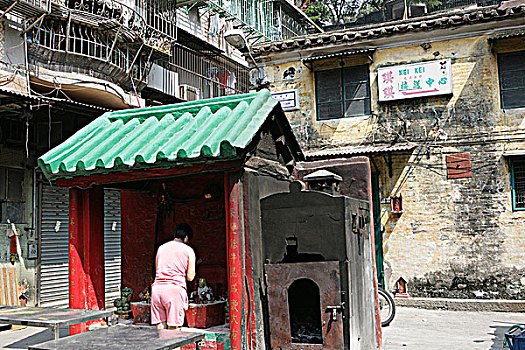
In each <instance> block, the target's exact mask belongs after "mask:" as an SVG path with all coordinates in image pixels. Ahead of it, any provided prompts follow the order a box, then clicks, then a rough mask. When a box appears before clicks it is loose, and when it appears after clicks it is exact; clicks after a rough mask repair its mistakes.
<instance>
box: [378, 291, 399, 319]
mask: <svg viewBox="0 0 525 350" xmlns="http://www.w3.org/2000/svg"><path fill="white" fill-rule="evenodd" d="M377 292H378V295H379V315H380V317H381V326H382V327H386V326H388V325H389V324H390V323H391V322H392V320H393V319H394V316H395V315H396V305H395V304H394V299H393V298H392V297H391V296H390V294H388V293H387V292H386V291H385V290H384V289H382V288H379V289H378V290H377Z"/></svg>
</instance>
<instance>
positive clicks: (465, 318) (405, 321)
mask: <svg viewBox="0 0 525 350" xmlns="http://www.w3.org/2000/svg"><path fill="white" fill-rule="evenodd" d="M516 323H525V313H510V312H469V311H440V310H424V309H414V308H407V307H398V309H397V314H396V318H395V319H394V321H393V322H392V324H391V325H390V326H389V327H386V328H384V329H383V345H384V350H421V349H423V350H501V349H503V338H504V336H503V335H504V333H505V331H506V330H507V329H509V327H511V326H512V325H514V324H516ZM66 334H67V329H63V330H61V336H65V335H66ZM51 339H52V334H51V331H49V330H47V329H44V328H35V327H27V328H26V329H22V330H17V331H13V330H4V331H0V347H2V349H9V350H15V349H27V346H28V345H29V344H38V343H41V342H44V341H47V340H51Z"/></svg>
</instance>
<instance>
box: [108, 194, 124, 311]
mask: <svg viewBox="0 0 525 350" xmlns="http://www.w3.org/2000/svg"><path fill="white" fill-rule="evenodd" d="M120 227H121V221H120V191H116V190H104V259H105V272H106V276H105V284H106V304H108V303H111V302H112V301H113V300H114V299H116V298H117V297H119V296H120V278H121V273H120V263H121V259H120V233H121V230H120Z"/></svg>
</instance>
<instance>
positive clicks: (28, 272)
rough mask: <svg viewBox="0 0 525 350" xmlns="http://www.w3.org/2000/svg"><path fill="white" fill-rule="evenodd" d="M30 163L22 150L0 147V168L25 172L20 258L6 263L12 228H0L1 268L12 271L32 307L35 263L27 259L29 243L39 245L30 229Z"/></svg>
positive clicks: (35, 281) (18, 232)
mask: <svg viewBox="0 0 525 350" xmlns="http://www.w3.org/2000/svg"><path fill="white" fill-rule="evenodd" d="M28 163H29V161H28V160H27V158H26V157H25V154H24V152H23V151H21V150H14V149H11V148H6V147H0V166H4V167H10V168H16V169H25V174H24V184H23V200H24V202H25V203H24V220H23V222H22V223H17V224H16V225H15V229H16V231H17V234H18V235H19V236H18V237H19V242H18V243H19V246H20V253H21V254H20V255H18V254H17V260H16V261H15V263H14V264H11V263H10V261H9V258H10V253H9V252H10V238H9V236H11V235H12V234H13V230H12V226H11V225H9V224H0V267H15V268H16V270H17V275H18V282H19V285H24V286H26V287H27V292H26V293H25V295H26V296H28V297H29V300H28V302H27V303H28V305H35V302H36V284H37V278H36V275H35V271H36V266H37V260H36V259H27V256H28V242H36V241H38V237H37V236H36V233H35V230H33V229H32V228H33V227H34V226H33V219H32V216H33V172H32V170H27V166H26V165H27V164H28Z"/></svg>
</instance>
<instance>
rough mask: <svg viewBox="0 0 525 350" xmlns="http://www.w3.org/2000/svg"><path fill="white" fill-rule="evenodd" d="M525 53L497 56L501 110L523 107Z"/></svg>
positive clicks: (524, 105)
mask: <svg viewBox="0 0 525 350" xmlns="http://www.w3.org/2000/svg"><path fill="white" fill-rule="evenodd" d="M524 60H525V51H519V52H512V53H504V54H499V55H498V71H499V87H500V94H501V106H502V108H518V107H525V99H524V98H523V96H524V95H525V65H524V64H523V61H524Z"/></svg>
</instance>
